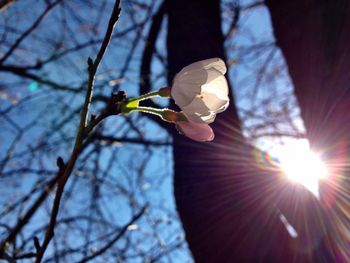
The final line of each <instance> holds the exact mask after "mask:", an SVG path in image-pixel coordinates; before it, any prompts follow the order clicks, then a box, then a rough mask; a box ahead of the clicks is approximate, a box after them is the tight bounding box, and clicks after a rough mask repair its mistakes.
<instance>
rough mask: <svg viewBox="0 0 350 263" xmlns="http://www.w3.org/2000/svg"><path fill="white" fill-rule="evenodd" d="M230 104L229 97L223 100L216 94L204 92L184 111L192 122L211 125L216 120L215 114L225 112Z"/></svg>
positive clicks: (184, 108)
mask: <svg viewBox="0 0 350 263" xmlns="http://www.w3.org/2000/svg"><path fill="white" fill-rule="evenodd" d="M228 104H229V100H228V97H227V99H226V100H222V99H220V98H218V97H217V96H216V95H215V94H211V93H206V92H203V93H202V94H201V95H197V96H196V97H195V98H194V99H193V101H192V102H191V103H190V104H189V105H187V106H185V107H182V110H183V112H184V113H185V114H186V115H187V116H188V117H189V119H191V120H192V121H195V122H198V123H201V122H205V123H211V122H213V121H214V119H215V114H216V113H218V112H222V111H224V110H225V109H226V108H227V107H228Z"/></svg>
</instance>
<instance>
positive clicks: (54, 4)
mask: <svg viewBox="0 0 350 263" xmlns="http://www.w3.org/2000/svg"><path fill="white" fill-rule="evenodd" d="M61 1H62V0H57V1H56V2H53V3H52V4H49V5H48V6H47V7H46V9H45V10H44V12H43V13H42V14H41V15H40V16H39V17H38V18H37V20H35V22H34V23H33V25H31V26H30V27H29V28H28V29H27V30H26V31H24V32H23V34H22V35H21V36H20V37H19V38H18V39H17V40H16V41H15V43H14V44H13V45H12V46H11V48H10V49H9V50H8V51H7V52H6V53H5V55H4V56H3V57H2V58H1V60H0V64H3V63H4V61H5V60H6V59H8V57H9V56H11V54H12V53H13V51H15V49H16V48H17V47H18V46H19V44H21V42H22V41H23V40H24V39H25V38H26V37H27V36H28V35H29V34H30V33H31V32H32V31H33V30H35V29H36V28H37V27H38V26H39V24H40V23H41V21H42V20H43V19H44V17H45V16H46V15H47V14H48V13H49V12H50V10H51V9H52V8H54V7H55V6H56V5H57V4H58V3H59V2H61Z"/></svg>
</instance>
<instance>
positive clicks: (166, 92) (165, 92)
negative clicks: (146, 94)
mask: <svg viewBox="0 0 350 263" xmlns="http://www.w3.org/2000/svg"><path fill="white" fill-rule="evenodd" d="M158 95H159V96H161V97H163V98H170V97H171V88H170V87H164V88H160V89H159V91H158Z"/></svg>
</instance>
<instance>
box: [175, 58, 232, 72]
mask: <svg viewBox="0 0 350 263" xmlns="http://www.w3.org/2000/svg"><path fill="white" fill-rule="evenodd" d="M199 68H204V69H210V68H214V69H216V70H218V71H219V72H221V74H222V75H223V74H225V73H226V65H225V62H224V61H223V60H222V59H220V58H209V59H205V60H201V61H197V62H195V63H192V64H190V65H188V66H187V67H184V68H183V69H182V70H181V71H184V72H187V71H192V70H196V69H199Z"/></svg>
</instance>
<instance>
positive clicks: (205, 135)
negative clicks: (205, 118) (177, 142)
mask: <svg viewBox="0 0 350 263" xmlns="http://www.w3.org/2000/svg"><path fill="white" fill-rule="evenodd" d="M176 128H177V129H178V130H179V132H180V133H182V134H184V135H185V136H187V137H188V138H190V139H192V140H195V141H198V142H205V141H212V140H213V139H214V132H213V130H212V128H210V126H209V125H208V124H205V123H195V122H193V121H191V120H188V121H178V122H176Z"/></svg>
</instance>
